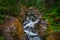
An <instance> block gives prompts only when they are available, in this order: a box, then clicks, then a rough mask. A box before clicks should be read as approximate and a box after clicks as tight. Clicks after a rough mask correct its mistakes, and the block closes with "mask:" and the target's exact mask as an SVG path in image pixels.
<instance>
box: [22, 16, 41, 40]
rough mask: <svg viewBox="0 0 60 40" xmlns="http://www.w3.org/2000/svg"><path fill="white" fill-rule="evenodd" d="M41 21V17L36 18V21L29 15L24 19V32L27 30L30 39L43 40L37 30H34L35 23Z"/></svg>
mask: <svg viewBox="0 0 60 40" xmlns="http://www.w3.org/2000/svg"><path fill="white" fill-rule="evenodd" d="M31 18H34V17H31ZM39 21H40V19H39V18H36V19H35V21H32V20H31V19H30V17H27V18H26V20H25V21H24V23H23V29H24V32H26V34H27V36H28V39H29V40H41V38H40V37H39V36H38V33H37V30H34V25H35V24H37V23H38V22H39Z"/></svg>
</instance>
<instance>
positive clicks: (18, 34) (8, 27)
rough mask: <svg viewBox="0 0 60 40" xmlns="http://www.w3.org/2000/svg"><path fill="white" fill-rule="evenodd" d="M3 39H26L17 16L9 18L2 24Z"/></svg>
mask: <svg viewBox="0 0 60 40" xmlns="http://www.w3.org/2000/svg"><path fill="white" fill-rule="evenodd" d="M1 27H2V30H3V35H4V37H5V40H26V37H27V36H26V34H25V33H24V31H23V27H22V24H21V23H20V21H19V20H18V18H11V19H9V20H7V21H6V22H5V23H3V24H2V26H1Z"/></svg>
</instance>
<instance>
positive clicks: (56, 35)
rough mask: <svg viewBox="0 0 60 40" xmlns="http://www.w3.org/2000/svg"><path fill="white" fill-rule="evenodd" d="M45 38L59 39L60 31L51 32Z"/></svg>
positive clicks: (49, 39)
mask: <svg viewBox="0 0 60 40" xmlns="http://www.w3.org/2000/svg"><path fill="white" fill-rule="evenodd" d="M46 40H60V32H53V33H51V34H50V35H49V36H48V37H47V39H46Z"/></svg>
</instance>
